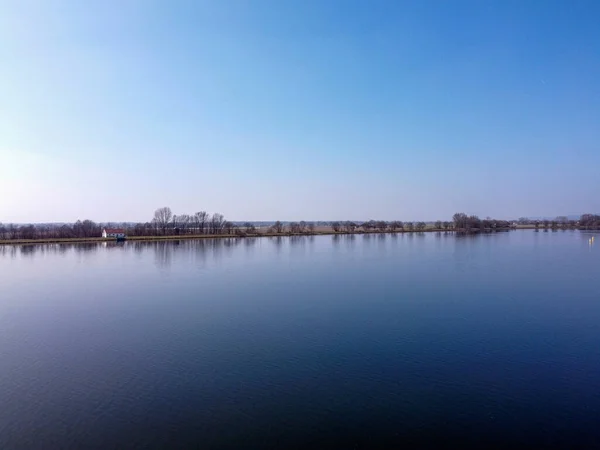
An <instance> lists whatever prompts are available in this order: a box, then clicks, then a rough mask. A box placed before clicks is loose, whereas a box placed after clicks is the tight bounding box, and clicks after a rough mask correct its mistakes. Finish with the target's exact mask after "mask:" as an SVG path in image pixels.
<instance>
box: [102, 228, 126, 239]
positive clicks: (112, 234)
mask: <svg viewBox="0 0 600 450" xmlns="http://www.w3.org/2000/svg"><path fill="white" fill-rule="evenodd" d="M102 237H103V238H116V239H125V238H126V237H127V236H126V235H125V230H124V229H123V228H104V229H103V230H102Z"/></svg>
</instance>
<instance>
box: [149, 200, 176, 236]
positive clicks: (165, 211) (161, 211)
mask: <svg viewBox="0 0 600 450" xmlns="http://www.w3.org/2000/svg"><path fill="white" fill-rule="evenodd" d="M172 218H173V213H172V212H171V208H169V207H168V206H165V207H163V208H158V209H157V210H156V211H154V221H155V223H156V225H157V227H158V228H160V229H162V231H163V234H167V227H168V226H169V223H170V222H171V219H172Z"/></svg>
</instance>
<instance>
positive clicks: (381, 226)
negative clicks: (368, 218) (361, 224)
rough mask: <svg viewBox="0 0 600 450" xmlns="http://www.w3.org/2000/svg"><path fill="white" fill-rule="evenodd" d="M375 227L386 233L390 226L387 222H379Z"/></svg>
mask: <svg viewBox="0 0 600 450" xmlns="http://www.w3.org/2000/svg"><path fill="white" fill-rule="evenodd" d="M375 226H376V228H378V229H379V231H385V230H387V227H388V224H387V222H386V221H385V220H379V221H377V223H376V225H375Z"/></svg>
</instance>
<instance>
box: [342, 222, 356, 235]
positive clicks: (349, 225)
mask: <svg viewBox="0 0 600 450" xmlns="http://www.w3.org/2000/svg"><path fill="white" fill-rule="evenodd" d="M356 227H357V225H356V224H355V223H354V222H352V221H347V222H344V228H345V229H346V231H347V232H348V233H354V232H355V231H356Z"/></svg>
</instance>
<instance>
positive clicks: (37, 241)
mask: <svg viewBox="0 0 600 450" xmlns="http://www.w3.org/2000/svg"><path fill="white" fill-rule="evenodd" d="M432 232H433V233H435V232H437V233H455V232H457V230H454V229H452V230H440V229H436V228H429V229H425V230H412V231H407V230H398V231H379V230H377V231H358V232H356V231H355V232H353V233H349V232H347V231H333V230H332V231H316V232H314V233H255V234H187V235H168V236H130V237H127V238H126V239H124V240H122V241H121V242H127V241H138V242H139V241H142V242H144V241H146V242H150V241H179V240H194V239H197V240H198V239H226V238H233V239H246V238H263V237H300V236H334V235H338V236H349V235H361V234H411V233H432ZM102 242H118V240H117V239H115V238H102V237H99V238H95V237H90V238H54V239H14V240H13V239H4V240H0V245H27V244H86V243H91V244H94V243H102Z"/></svg>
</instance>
